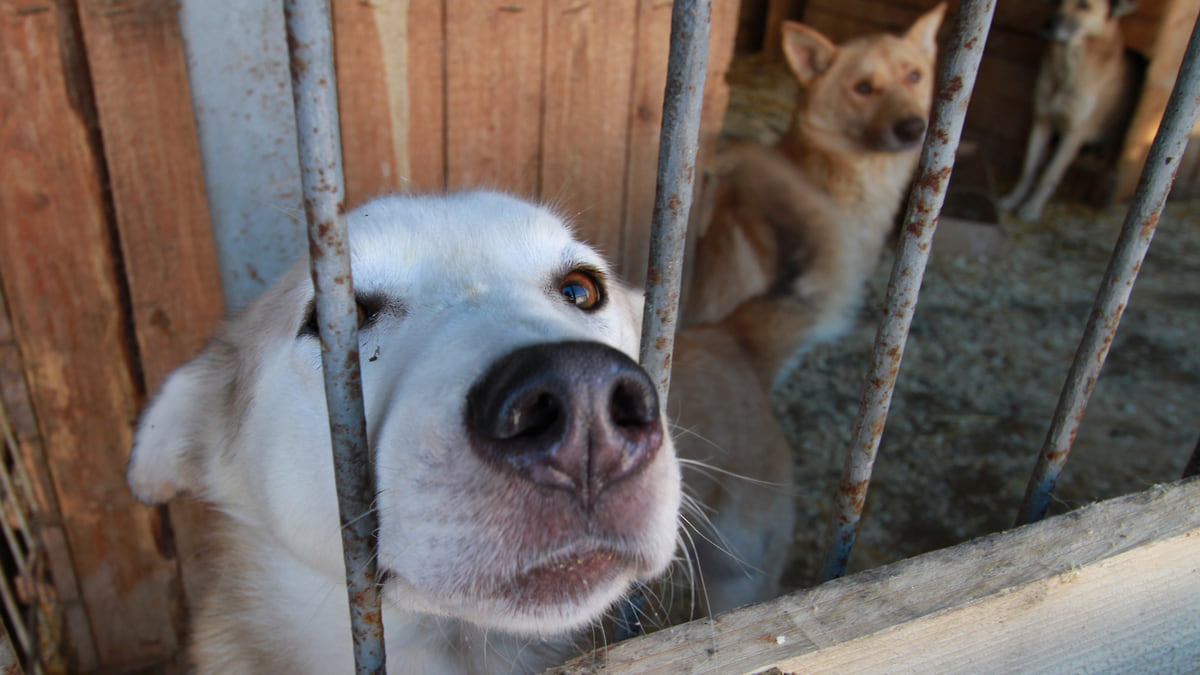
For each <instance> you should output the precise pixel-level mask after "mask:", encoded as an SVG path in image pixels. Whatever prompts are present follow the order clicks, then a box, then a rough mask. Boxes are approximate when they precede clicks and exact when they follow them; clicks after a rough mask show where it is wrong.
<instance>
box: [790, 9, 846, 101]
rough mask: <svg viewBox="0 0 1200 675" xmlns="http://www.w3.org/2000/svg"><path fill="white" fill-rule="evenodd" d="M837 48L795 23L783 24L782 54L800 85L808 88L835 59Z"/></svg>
mask: <svg viewBox="0 0 1200 675" xmlns="http://www.w3.org/2000/svg"><path fill="white" fill-rule="evenodd" d="M837 51H838V49H837V46H836V45H834V44H833V43H832V42H830V41H829V39H828V38H826V37H825V36H824V35H821V34H820V33H818V32H817V31H816V30H814V29H812V28H809V27H808V26H805V25H804V24H802V23H799V22H796V21H784V22H783V54H784V56H786V57H787V62H788V66H790V67H791V69H792V74H794V75H795V76H796V79H797V80H799V81H800V84H802V85H804V86H808V85H809V84H811V83H812V81H813V80H814V79H816V77H817V76H818V75H820V74H821V73H823V72H825V71H826V70H827V69H828V68H829V66H830V65H832V64H833V60H834V59H835V58H837Z"/></svg>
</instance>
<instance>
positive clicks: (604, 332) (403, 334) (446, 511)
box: [129, 192, 680, 675]
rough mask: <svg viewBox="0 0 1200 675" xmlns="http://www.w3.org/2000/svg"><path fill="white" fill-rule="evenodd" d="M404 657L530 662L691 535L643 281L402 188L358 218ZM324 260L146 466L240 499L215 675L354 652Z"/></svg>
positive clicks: (515, 665) (172, 423)
mask: <svg viewBox="0 0 1200 675" xmlns="http://www.w3.org/2000/svg"><path fill="white" fill-rule="evenodd" d="M348 220H349V227H350V241H351V254H352V264H353V269H354V283H355V292H356V297H357V299H358V303H359V307H360V311H361V317H362V331H361V346H362V349H361V353H362V366H363V389H364V400H365V403H366V416H367V428H368V435H369V441H370V446H371V449H372V453H373V458H374V461H375V472H376V482H377V493H376V495H375V501H376V505H377V510H378V514H379V518H380V530H379V536H378V546H379V558H378V564H379V569H380V571H381V574H382V576H383V579H382V583H383V596H384V632H385V637H386V649H387V659H388V664H389V672H392V673H399V672H405V673H407V672H435V673H442V672H485V673H502V672H531V671H536V670H541V669H542V668H543V667H545V666H546V665H548V664H551V663H553V662H555V661H558V660H561V659H562V658H564V656H569V655H570V648H571V647H570V645H571V639H572V638H571V635H570V634H571V632H572V631H576V630H577V629H580V628H581V627H583V626H585V625H586V624H588V623H589V622H593V621H594V620H595V619H596V618H597V617H599V616H600V615H602V614H603V613H604V612H605V611H606V610H607V609H608V608H609V607H610V606H611V605H612V603H613V602H614V601H615V600H617V599H618V598H620V597H621V596H622V594H624V593H625V592H626V591H627V590H628V589H629V588H630V586H631V585H632V584H633V583H635V582H639V581H646V580H648V579H650V578H652V577H655V576H656V575H659V574H660V573H662V572H663V571H664V570H665V569H666V568H667V566H668V565H669V563H670V562H671V561H672V559H673V556H674V554H675V550H676V541H677V533H676V524H677V517H678V509H679V504H680V473H679V466H678V462H677V460H676V457H675V450H674V447H673V444H672V442H671V439H670V438H669V436H668V434H667V433H666V429H665V426H664V421H663V418H662V416H661V415H660V411H659V409H660V404H659V401H658V398H657V396H656V394H655V392H654V387H653V386H652V384H651V383H650V381H649V379H648V377H647V376H646V374H645V373H644V372H643V371H642V370H641V369H640V368H639V367H638V366H637V365H636V364H635V363H634V362H633V361H632V360H631V358H630V356H629V355H631V354H634V353H635V352H636V349H637V344H638V319H639V314H638V310H637V306H636V299H631V296H630V295H629V294H628V292H627V290H626V289H625V288H623V287H621V286H620V285H619V284H618V283H617V282H616V280H615V279H614V278H613V277H612V275H611V273H610V271H609V268H608V266H607V265H606V264H605V262H604V261H603V260H602V259H601V257H600V256H599V255H598V254H597V253H596V252H594V251H593V250H592V249H590V248H588V247H587V246H585V245H583V244H581V243H579V242H577V241H576V240H575V239H573V238H572V236H571V234H570V232H569V230H568V229H567V227H566V226H564V225H563V223H562V222H561V221H560V220H559V219H558V218H557V217H555V216H554V215H552V214H551V213H550V212H548V211H546V210H544V209H542V208H539V207H535V206H532V205H530V204H527V203H524V202H521V201H518V200H516V199H513V198H509V197H506V196H502V195H498V194H494V193H486V192H475V193H464V194H459V195H453V196H448V197H446V196H443V197H392V198H387V199H382V200H379V201H376V202H373V203H370V204H368V205H366V206H364V207H362V208H360V209H358V210H356V211H354V212H353V213H351V214H350V215H349V217H348ZM316 325H317V324H316V318H315V317H314V316H313V291H312V284H311V283H310V281H309V279H308V273H307V268H306V267H305V266H303V265H300V266H297V267H296V268H295V269H293V270H292V271H291V273H289V274H288V275H287V276H286V278H284V279H283V280H282V281H281V282H279V283H278V284H276V285H275V286H274V287H273V289H272V290H270V291H268V292H267V293H266V294H265V295H264V296H263V297H262V298H260V299H259V300H258V301H256V302H255V303H254V304H253V305H252V306H250V307H249V308H248V309H247V310H246V311H245V312H243V313H242V314H241V315H240V316H238V317H237V318H235V319H233V320H231V321H230V322H228V323H227V324H226V325H225V326H224V327H223V328H222V329H221V330H220V332H219V333H218V335H217V337H216V338H215V339H214V340H213V341H212V342H211V343H210V344H209V345H208V346H207V347H206V348H205V349H204V351H203V352H202V353H201V354H200V355H199V356H197V357H196V358H195V359H193V360H192V361H190V362H189V363H187V364H185V365H184V366H183V367H181V368H180V369H179V370H178V371H176V372H175V373H174V374H172V375H171V377H170V378H169V379H168V380H167V381H166V383H165V385H164V386H163V389H162V391H161V392H160V393H159V394H158V396H157V398H155V399H154V401H153V402H152V404H151V405H150V407H149V408H148V409H147V411H146V412H145V414H144V416H143V418H142V420H141V422H140V425H139V428H138V430H137V434H136V438H135V444H134V449H133V455H132V457H131V460H130V466H129V482H130V484H131V486H132V487H133V490H134V492H135V493H136V494H137V495H138V497H139V498H141V499H142V500H144V501H146V502H163V501H165V500H168V499H170V498H172V497H173V496H175V495H176V494H178V493H180V492H191V493H193V494H195V495H197V496H198V497H200V498H201V499H204V500H206V501H208V502H210V503H212V504H214V505H215V506H216V507H217V509H218V510H219V511H220V512H221V513H222V514H223V516H224V518H223V524H222V528H221V530H220V531H219V533H218V535H217V537H216V545H217V547H218V550H217V552H216V559H215V561H214V563H213V569H214V577H215V578H214V580H213V584H212V587H211V589H210V590H209V592H208V593H207V594H206V596H205V597H203V598H201V600H200V603H199V608H198V610H197V612H196V614H195V615H194V617H193V631H194V632H193V636H192V652H191V653H192V658H193V660H194V662H195V664H196V666H197V668H198V670H199V672H200V673H222V674H224V675H234V674H238V673H265V672H271V673H346V672H351V669H352V666H353V657H352V655H351V639H350V628H349V619H348V611H347V607H346V604H347V603H346V596H345V585H344V580H343V579H344V573H343V570H342V556H341V549H340V538H339V534H338V527H339V526H338V515H337V507H336V501H335V495H334V487H333V475H332V474H333V471H332V468H333V467H332V459H331V457H330V450H329V428H328V421H327V417H326V409H325V401H324V395H323V387H322V376H321V368H320V349H321V346H320V343H319V340H318V338H317V337H316V335H315V326H316Z"/></svg>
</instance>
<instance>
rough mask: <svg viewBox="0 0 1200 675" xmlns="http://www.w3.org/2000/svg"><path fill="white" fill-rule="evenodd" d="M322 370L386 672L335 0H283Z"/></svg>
mask: <svg viewBox="0 0 1200 675" xmlns="http://www.w3.org/2000/svg"><path fill="white" fill-rule="evenodd" d="M283 8H284V14H285V16H286V19H287V31H288V51H289V54H290V66H291V72H292V90H293V91H292V94H293V97H294V99H295V104H296V127H297V131H298V133H297V138H298V146H299V150H300V177H301V183H302V186H303V188H304V211H305V214H306V215H307V217H308V241H309V259H310V265H311V271H312V279H313V287H314V288H315V292H316V299H315V302H316V312H317V317H318V319H319V321H318V325H319V333H320V336H321V369H322V371H323V373H324V377H325V400H326V403H327V405H328V407H329V431H330V437H331V441H332V445H333V463H334V475H335V477H336V479H337V494H338V511H339V513H340V516H341V525H342V556H343V559H344V561H345V564H346V591H347V595H348V600H349V603H350V626H351V632H352V634H353V639H354V664H355V672H356V673H359V674H360V675H363V674H367V673H378V674H380V675H382V673H383V672H384V660H385V654H384V647H383V619H382V614H381V610H380V597H379V587H378V584H377V581H376V567H375V533H376V531H377V529H378V516H377V514H376V513H375V510H374V495H375V480H374V472H373V466H372V461H371V457H370V454H369V452H368V448H367V434H366V417H365V414H364V412H363V401H362V371H361V368H360V364H359V355H358V309H357V306H356V304H355V300H354V284H353V280H352V279H351V275H350V247H349V240H348V237H347V234H346V220H345V216H344V209H345V205H344V192H343V184H344V183H343V176H342V147H341V138H340V136H339V129H340V127H339V122H338V111H337V81H336V78H335V75H334V66H333V63H334V61H333V30H332V26H331V23H330V21H331V20H330V9H329V3H328V0H284V4H283Z"/></svg>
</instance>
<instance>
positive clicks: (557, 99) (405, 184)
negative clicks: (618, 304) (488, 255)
mask: <svg viewBox="0 0 1200 675" xmlns="http://www.w3.org/2000/svg"><path fill="white" fill-rule="evenodd" d="M405 5H406V6H407V11H404V9H403V7H404V6H405ZM334 7H335V31H336V33H337V37H338V40H337V49H338V51H337V61H338V83H339V84H338V86H339V90H340V95H341V116H342V139H343V153H344V155H345V163H346V183H347V199H348V201H349V203H350V204H352V205H353V204H355V203H359V202H361V201H362V200H364V199H367V198H369V197H371V196H373V195H376V194H379V193H381V192H387V191H394V190H416V191H422V190H430V189H434V190H441V189H451V190H453V189H457V188H462V187H475V186H480V185H485V186H486V185H492V186H500V187H503V188H505V189H508V190H512V191H515V192H517V193H518V194H521V195H525V196H530V197H536V198H540V199H544V200H547V201H550V202H552V203H554V204H556V205H558V206H559V207H560V208H561V209H562V210H563V211H564V212H565V213H567V214H568V215H570V216H571V217H573V218H574V220H575V221H576V223H577V225H578V227H579V231H580V233H581V234H582V235H583V236H584V238H586V239H587V240H588V241H589V242H591V243H592V244H594V245H596V246H598V247H599V248H600V249H601V250H603V251H605V252H606V253H607V254H608V255H609V257H610V258H612V259H614V260H615V261H616V262H617V264H618V266H619V268H620V269H621V271H622V272H623V273H624V274H625V276H626V277H627V278H628V279H630V280H631V281H634V282H639V283H640V282H641V280H642V278H643V275H644V267H645V257H646V253H647V248H646V242H647V240H648V232H649V230H648V226H649V222H650V214H651V210H652V208H653V200H654V184H655V167H656V165H657V158H658V132H659V125H660V123H661V107H662V105H661V101H662V93H663V87H664V86H665V82H666V62H667V49H666V45H667V41H668V37H669V35H670V16H671V4H670V2H664V1H656V0H620V1H612V2H584V1H580V0H536V1H533V2H529V1H526V2H501V3H495V2H493V3H467V2H441V1H439V0H408V1H407V2H403V3H395V4H394V5H389V4H388V3H377V2H374V3H366V2H352V1H345V2H335V3H334ZM737 11H738V3H737V0H718V1H717V2H714V3H713V33H712V39H711V45H712V49H711V51H710V57H709V73H710V77H709V79H708V83H707V85H706V91H705V115H704V121H703V126H704V132H703V133H704V135H705V137H706V139H707V140H706V141H705V145H708V144H710V143H711V141H712V139H713V138H715V135H716V133H717V132H718V130H719V128H720V124H721V118H722V116H723V113H724V109H725V104H726V100H727V98H728V91H727V87H726V85H725V83H724V80H723V78H722V75H723V73H724V71H725V69H726V68H727V67H728V64H729V59H730V58H731V56H732V52H733V40H734V32H735V30H736V20H737Z"/></svg>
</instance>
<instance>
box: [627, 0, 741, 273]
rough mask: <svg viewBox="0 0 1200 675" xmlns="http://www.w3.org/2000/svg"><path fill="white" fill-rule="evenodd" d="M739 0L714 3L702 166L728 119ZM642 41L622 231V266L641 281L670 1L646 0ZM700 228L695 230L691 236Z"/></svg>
mask: <svg viewBox="0 0 1200 675" xmlns="http://www.w3.org/2000/svg"><path fill="white" fill-rule="evenodd" d="M737 6H738V3H737V2H736V0H716V1H715V2H713V3H712V28H711V34H710V36H709V52H708V73H707V78H706V81H705V85H704V109H703V113H702V116H701V121H700V151H699V156H698V157H697V166H703V165H704V164H705V162H706V161H707V158H708V157H709V156H711V154H712V151H713V149H714V147H715V145H716V139H717V136H718V135H719V134H720V129H721V124H722V122H723V121H724V118H725V108H726V106H727V104H728V102H729V86H728V85H727V84H726V83H725V71H726V70H728V69H729V62H730V60H731V59H732V58H733V43H734V40H735V38H736V37H737ZM637 29H638V43H637V53H636V57H635V61H634V76H633V99H632V101H630V106H631V107H630V120H629V154H628V163H627V164H626V168H625V184H626V201H625V217H624V222H623V224H622V232H621V249H620V250H621V254H620V256H619V261H620V270H621V273H622V275H624V276H625V278H626V279H628V280H630V282H632V283H634V284H635V285H641V284H643V283H645V280H646V257H647V255H648V254H649V249H650V246H649V244H650V223H651V220H652V217H653V213H654V195H655V189H656V184H657V174H658V141H659V134H660V132H661V129H662V102H663V91H664V89H665V87H666V82H667V59H668V50H669V45H670V40H671V3H670V2H669V0H640V1H639V2H638V15H637ZM692 236H694V233H689V238H690V237H692Z"/></svg>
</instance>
